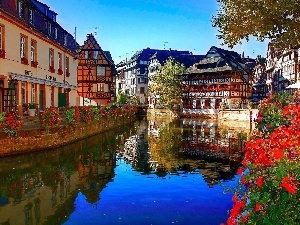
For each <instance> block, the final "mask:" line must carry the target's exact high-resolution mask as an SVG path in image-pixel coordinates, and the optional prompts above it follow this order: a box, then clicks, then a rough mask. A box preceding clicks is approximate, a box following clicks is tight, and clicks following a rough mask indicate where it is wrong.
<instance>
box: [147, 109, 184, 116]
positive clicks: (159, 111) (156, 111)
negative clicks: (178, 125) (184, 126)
mask: <svg viewBox="0 0 300 225" xmlns="http://www.w3.org/2000/svg"><path fill="white" fill-rule="evenodd" d="M147 117H150V118H155V117H160V118H162V117H168V118H170V117H172V118H176V117H179V115H178V113H177V112H176V111H172V110H169V109H148V110H147Z"/></svg>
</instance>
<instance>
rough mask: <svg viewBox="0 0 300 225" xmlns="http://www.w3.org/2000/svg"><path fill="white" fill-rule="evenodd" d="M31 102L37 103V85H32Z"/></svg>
mask: <svg viewBox="0 0 300 225" xmlns="http://www.w3.org/2000/svg"><path fill="white" fill-rule="evenodd" d="M31 102H32V103H35V84H31Z"/></svg>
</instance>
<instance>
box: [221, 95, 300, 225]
mask: <svg viewBox="0 0 300 225" xmlns="http://www.w3.org/2000/svg"><path fill="white" fill-rule="evenodd" d="M299 94H300V92H299V91H296V92H295V94H294V96H289V95H288V94H286V93H284V94H276V95H270V96H269V97H268V99H266V100H264V101H262V102H261V104H260V106H259V116H258V118H257V120H256V123H257V126H256V129H255V130H254V131H253V133H252V136H251V139H250V140H249V141H248V142H247V143H246V145H245V148H244V149H243V151H244V152H245V157H244V159H243V161H242V167H241V168H240V169H239V173H240V174H241V179H240V186H239V187H238V188H237V190H238V191H237V192H236V193H235V195H234V197H233V201H234V206H233V208H232V209H231V210H230V216H229V218H228V220H227V224H299V223H300V214H299V208H300V201H299V197H300V191H299V184H300V169H299V162H300V148H299V146H300V104H299V100H300V98H299V96H300V95H299Z"/></svg>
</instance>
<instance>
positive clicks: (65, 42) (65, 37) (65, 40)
mask: <svg viewBox="0 0 300 225" xmlns="http://www.w3.org/2000/svg"><path fill="white" fill-rule="evenodd" d="M67 40H68V35H67V34H65V35H64V46H67Z"/></svg>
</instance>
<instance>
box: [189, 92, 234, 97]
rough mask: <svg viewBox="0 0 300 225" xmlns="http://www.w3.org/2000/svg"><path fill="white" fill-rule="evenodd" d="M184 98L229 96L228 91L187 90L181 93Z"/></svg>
mask: <svg viewBox="0 0 300 225" xmlns="http://www.w3.org/2000/svg"><path fill="white" fill-rule="evenodd" d="M183 97H185V98H214V97H229V91H209V92H189V93H183Z"/></svg>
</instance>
